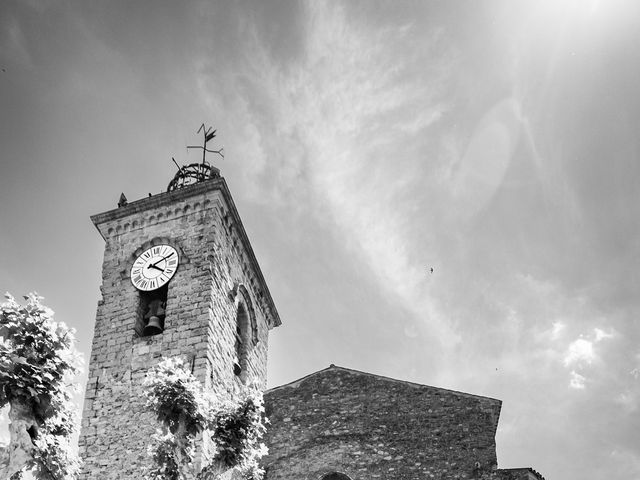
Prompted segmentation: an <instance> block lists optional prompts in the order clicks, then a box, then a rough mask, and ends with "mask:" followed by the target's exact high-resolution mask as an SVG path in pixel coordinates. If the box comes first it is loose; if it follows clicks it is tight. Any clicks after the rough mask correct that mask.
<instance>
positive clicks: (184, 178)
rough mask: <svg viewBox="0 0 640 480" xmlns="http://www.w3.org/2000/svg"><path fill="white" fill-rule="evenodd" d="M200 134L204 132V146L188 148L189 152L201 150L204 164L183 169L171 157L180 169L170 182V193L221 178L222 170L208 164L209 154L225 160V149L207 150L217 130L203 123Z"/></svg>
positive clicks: (193, 164) (183, 167) (190, 146)
mask: <svg viewBox="0 0 640 480" xmlns="http://www.w3.org/2000/svg"><path fill="white" fill-rule="evenodd" d="M200 132H202V135H203V142H202V146H200V145H189V146H187V150H188V149H190V148H201V149H202V163H192V164H191V165H187V166H186V167H185V166H182V167H181V166H180V165H178V162H176V159H175V158H173V157H171V160H173V163H175V164H176V167H178V172H177V173H176V174H175V176H174V177H173V180H171V182H169V186H168V187H167V191H168V192H171V191H173V190H177V189H178V188H182V187H186V186H188V185H192V184H194V183H198V182H203V181H205V180H209V179H210V178H217V177H219V176H220V170H218V169H217V168H215V167H213V166H211V165H209V163H207V152H209V153H217V154H218V155H220V156H221V157H222V158H224V154H223V153H222V151H223V150H224V149H222V148H221V149H220V150H209V149H208V148H207V142H209V141H210V140H212V139H213V138H215V136H216V130H213V127H209V128H207V127H205V126H204V123H203V124H202V125H201V126H200V128H199V129H198V131H197V132H196V133H200Z"/></svg>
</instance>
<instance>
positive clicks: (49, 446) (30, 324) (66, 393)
mask: <svg viewBox="0 0 640 480" xmlns="http://www.w3.org/2000/svg"><path fill="white" fill-rule="evenodd" d="M5 297H6V298H7V301H6V302H5V303H3V304H2V305H0V408H2V407H4V406H6V405H9V419H10V421H11V424H10V427H9V431H10V443H9V449H8V452H6V451H5V452H3V455H2V456H3V457H4V458H3V460H4V462H3V463H1V464H0V478H6V479H10V480H20V479H21V478H22V473H23V472H24V471H25V470H31V471H32V473H33V475H34V476H35V478H36V479H37V480H67V479H71V478H74V477H75V476H76V474H77V473H78V470H79V466H80V461H79V459H78V457H77V455H76V453H74V452H73V450H72V449H71V445H70V438H71V436H72V434H73V432H74V430H75V427H76V422H75V415H74V410H75V408H74V406H73V404H72V402H71V395H70V385H71V380H72V378H73V376H75V375H76V374H77V373H79V365H80V356H79V354H78V352H77V351H76V349H75V346H74V342H75V339H74V331H73V330H72V329H70V328H68V327H67V326H66V325H65V324H64V323H62V322H56V321H54V319H53V311H52V310H51V309H49V308H47V307H45V306H43V305H42V304H41V303H40V301H41V300H42V298H41V297H39V296H38V295H37V294H35V293H32V294H29V295H28V296H26V297H24V298H25V300H26V305H20V304H19V303H18V302H16V300H15V299H14V298H13V297H12V296H11V295H9V294H6V295H5Z"/></svg>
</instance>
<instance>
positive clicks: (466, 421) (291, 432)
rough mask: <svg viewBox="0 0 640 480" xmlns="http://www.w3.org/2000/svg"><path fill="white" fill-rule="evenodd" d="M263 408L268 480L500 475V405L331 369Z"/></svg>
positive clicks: (285, 389)
mask: <svg viewBox="0 0 640 480" xmlns="http://www.w3.org/2000/svg"><path fill="white" fill-rule="evenodd" d="M265 404H266V409H267V416H268V417H269V419H270V421H271V425H270V427H269V429H268V431H267V438H266V444H267V446H268V447H269V455H268V456H267V457H266V458H265V461H264V462H263V463H264V465H265V467H266V469H267V475H266V479H267V480H281V479H292V478H296V479H300V480H303V479H305V480H306V479H308V480H320V479H321V478H322V476H323V475H325V474H327V473H330V472H340V473H343V474H346V475H348V476H349V477H350V478H351V479H352V480H368V479H372V478H381V479H395V480H410V479H411V480H413V479H416V480H417V479H425V478H426V479H429V478H434V479H447V480H449V479H467V478H488V477H490V476H493V475H494V473H495V468H496V465H497V460H496V450H495V432H496V428H497V424H498V417H499V414H500V405H501V403H500V401H499V400H494V399H490V398H485V397H478V396H474V395H469V394H464V393H459V392H454V391H450V390H444V389H440V388H434V387H429V386H424V385H417V384H412V383H408V382H403V381H398V380H393V379H389V378H385V377H379V376H376V375H371V374H366V373H362V372H357V371H353V370H348V369H344V368H340V367H333V366H331V367H329V368H328V369H326V370H322V371H320V372H317V373H315V374H312V375H309V376H308V377H305V378H303V379H301V380H299V381H297V382H294V383H292V384H289V385H284V386H282V387H277V388H274V389H272V390H269V391H267V392H266V394H265ZM476 462H478V463H476Z"/></svg>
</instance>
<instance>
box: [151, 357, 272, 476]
mask: <svg viewBox="0 0 640 480" xmlns="http://www.w3.org/2000/svg"><path fill="white" fill-rule="evenodd" d="M145 387H146V388H145V395H146V396H147V405H148V406H149V407H151V408H152V409H153V411H154V412H155V413H156V416H157V418H158V421H159V422H160V424H161V425H162V429H161V430H160V431H158V432H157V433H156V435H155V436H154V444H153V445H151V446H150V448H149V454H150V456H151V457H152V458H153V466H152V467H151V468H149V469H148V470H147V472H146V478H148V479H149V480H183V479H185V478H187V477H189V476H195V477H197V478H199V479H201V480H208V479H213V478H215V477H216V475H217V474H218V473H220V468H219V467H220V466H223V467H225V468H235V469H237V470H238V471H239V472H240V473H241V474H242V475H243V476H244V477H245V478H247V479H250V480H260V479H261V478H262V476H263V474H264V471H263V470H262V469H261V468H260V466H259V464H258V461H259V460H260V458H261V457H262V456H264V455H265V454H266V453H267V449H266V447H265V446H264V444H262V443H260V439H261V438H262V436H263V435H264V433H265V431H266V427H265V423H266V421H267V420H266V418H265V417H264V407H263V399H262V393H261V392H260V391H259V390H258V389H256V388H244V389H242V391H240V392H238V394H237V395H236V396H235V398H233V399H227V400H224V401H221V400H220V399H214V398H213V397H212V396H211V395H210V394H207V393H206V392H205V391H204V388H203V387H202V384H201V383H200V382H199V381H198V380H197V379H196V378H195V377H194V376H193V375H192V374H191V372H189V370H188V369H186V368H185V365H184V363H183V362H182V360H180V359H179V358H171V359H164V360H163V361H162V362H160V364H158V365H157V366H156V367H155V368H153V369H152V370H151V371H150V372H149V374H148V375H147V379H146V381H145ZM199 433H202V434H203V435H209V436H210V437H211V439H212V441H213V444H214V445H215V446H216V454H215V456H214V463H212V464H211V465H207V466H205V467H204V468H203V469H202V470H201V471H200V472H198V473H197V475H196V472H193V470H194V467H193V464H192V462H193V455H194V451H195V448H194V447H195V440H196V437H197V435H198V434H199Z"/></svg>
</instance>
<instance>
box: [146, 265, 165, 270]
mask: <svg viewBox="0 0 640 480" xmlns="http://www.w3.org/2000/svg"><path fill="white" fill-rule="evenodd" d="M147 268H155V269H156V270H160V271H161V272H164V269H162V268H160V267H156V264H155V263H154V264H152V265H148V266H147Z"/></svg>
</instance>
